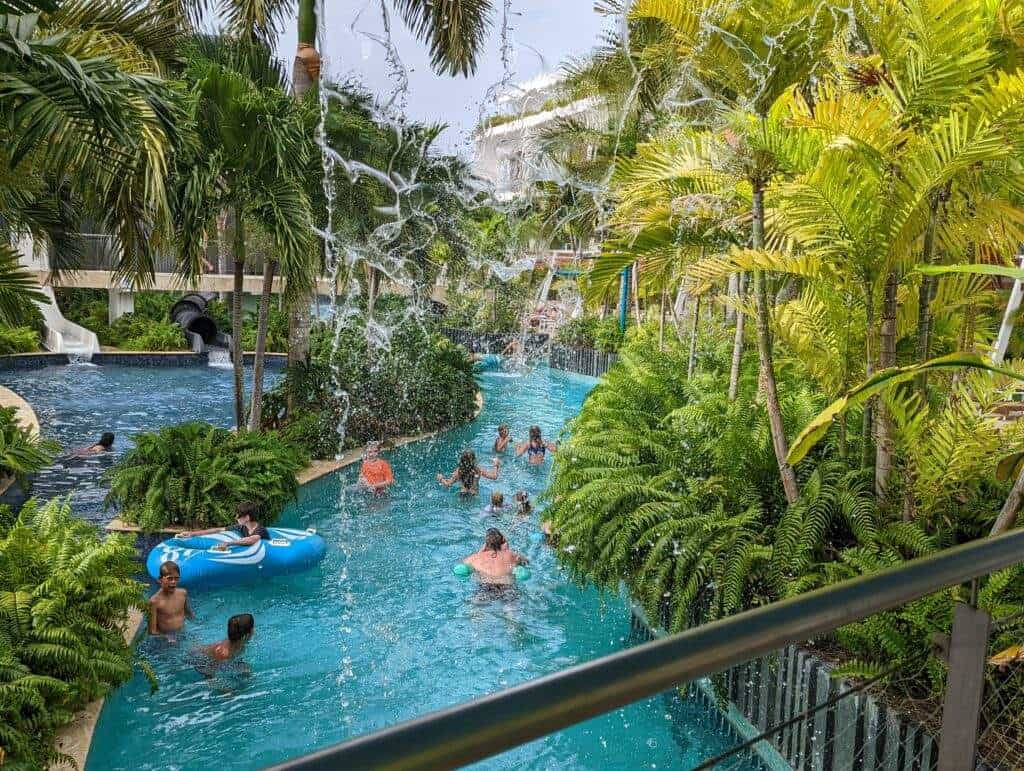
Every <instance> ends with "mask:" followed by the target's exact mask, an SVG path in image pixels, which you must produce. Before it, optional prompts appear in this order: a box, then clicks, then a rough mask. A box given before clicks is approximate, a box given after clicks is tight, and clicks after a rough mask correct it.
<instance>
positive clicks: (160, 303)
mask: <svg viewBox="0 0 1024 771" xmlns="http://www.w3.org/2000/svg"><path fill="white" fill-rule="evenodd" d="M180 298H181V295H180V294H178V293H173V292H137V293H136V294H135V295H134V302H135V310H133V311H132V312H131V313H126V314H124V315H123V316H121V317H120V318H118V319H116V320H115V321H114V323H113V324H110V323H109V321H108V319H109V315H108V313H109V306H108V294H107V292H106V290H103V289H58V290H57V302H58V304H59V305H60V308H61V312H62V313H63V314H64V316H65V317H66V318H67V319H69V320H70V321H73V322H74V323H76V324H79V325H81V326H83V327H85V328H86V329H91V330H92V331H93V332H95V333H96V337H98V338H99V341H100V343H101V344H102V345H108V346H112V347H114V348H120V349H122V350H125V351H183V350H188V347H189V346H188V341H187V340H186V339H185V335H184V333H183V332H182V331H181V328H180V327H179V326H178V325H177V324H175V323H173V322H172V321H171V308H172V306H173V305H174V303H175V302H177V301H178V300H179V299H180Z"/></svg>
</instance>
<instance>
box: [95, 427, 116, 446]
mask: <svg viewBox="0 0 1024 771" xmlns="http://www.w3.org/2000/svg"><path fill="white" fill-rule="evenodd" d="M96 444H98V445H99V446H100V447H102V448H103V449H104V450H109V449H110V448H111V447H113V446H114V435H113V434H112V433H110V432H109V431H104V432H103V433H102V434H100V440H99V441H98V442H96Z"/></svg>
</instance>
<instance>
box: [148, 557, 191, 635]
mask: <svg viewBox="0 0 1024 771" xmlns="http://www.w3.org/2000/svg"><path fill="white" fill-rule="evenodd" d="M179 580H181V570H180V568H178V563H176V562H171V561H170V560H168V561H167V562H165V563H164V564H163V565H161V566H160V578H158V579H157V583H158V584H160V589H159V591H157V593H156V594H154V595H153V596H152V597H150V598H149V633H150V634H173V633H174V632H180V631H181V630H182V628H183V627H184V626H185V619H186V618H188V619H193V618H195V617H196V616H195V613H193V612H192V608H191V607H190V606H189V604H188V591H187V590H185V589H180V588H179V587H178V581H179Z"/></svg>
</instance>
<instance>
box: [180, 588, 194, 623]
mask: <svg viewBox="0 0 1024 771" xmlns="http://www.w3.org/2000/svg"><path fill="white" fill-rule="evenodd" d="M181 591H183V592H185V618H187V619H188V620H189V621H194V620H195V618H196V613H195V611H194V610H192V605H190V604H189V601H188V591H187V590H185V589H182V590H181Z"/></svg>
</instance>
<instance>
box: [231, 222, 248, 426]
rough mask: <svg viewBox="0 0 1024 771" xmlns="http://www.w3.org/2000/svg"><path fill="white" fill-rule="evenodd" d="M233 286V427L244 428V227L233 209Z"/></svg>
mask: <svg viewBox="0 0 1024 771" xmlns="http://www.w3.org/2000/svg"><path fill="white" fill-rule="evenodd" d="M234 252H235V254H234V259H235V284H234V291H233V292H232V293H231V365H232V369H233V370H234V375H235V426H236V427H237V428H238V429H242V428H243V427H244V426H245V382H244V380H243V378H242V291H243V289H244V286H245V285H244V281H245V227H244V224H243V222H242V216H241V213H240V212H239V211H238V209H237V208H236V209H235V246H234Z"/></svg>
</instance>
